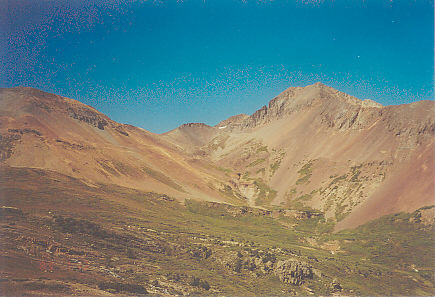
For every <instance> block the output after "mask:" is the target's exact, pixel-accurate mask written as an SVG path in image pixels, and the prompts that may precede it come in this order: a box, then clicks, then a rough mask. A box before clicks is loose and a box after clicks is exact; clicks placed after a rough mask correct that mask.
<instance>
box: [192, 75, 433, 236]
mask: <svg viewBox="0 0 435 297" xmlns="http://www.w3.org/2000/svg"><path fill="white" fill-rule="evenodd" d="M434 115H435V104H434V102H431V101H421V102H416V103H412V104H406V105H399V106H385V107H383V106H382V105H380V104H377V103H375V102H373V101H371V100H365V101H362V100H359V99H357V98H355V97H352V96H349V95H347V94H344V93H342V92H339V91H337V90H335V89H333V88H330V87H327V86H325V85H323V84H320V83H317V84H314V85H311V86H307V87H304V88H299V87H298V88H289V89H288V90H286V91H284V92H283V93H282V94H280V95H279V96H277V97H276V98H274V99H273V100H271V101H270V102H269V104H268V106H264V107H263V108H261V109H260V110H258V111H257V112H255V113H254V114H253V115H251V116H246V117H243V118H242V119H241V120H238V121H235V123H234V124H233V123H232V121H231V120H230V119H229V120H228V121H226V122H225V124H222V125H221V124H219V125H218V127H224V128H222V129H219V130H215V135H214V136H213V137H209V138H212V141H211V142H210V143H208V144H206V145H204V146H202V147H201V148H197V149H201V150H203V151H206V152H207V153H208V155H209V157H210V158H211V159H213V160H214V161H215V162H217V163H218V164H219V165H220V166H222V167H226V168H229V169H231V170H233V171H234V172H239V173H240V176H241V177H242V178H238V177H237V176H236V177H235V178H234V180H233V188H234V190H235V191H240V192H241V193H242V194H243V195H244V196H246V197H247V199H248V201H250V203H251V205H254V204H256V205H259V206H267V205H268V204H271V205H273V204H275V205H281V206H285V207H290V208H294V207H296V208H301V207H302V208H305V207H311V208H316V209H320V210H322V211H324V212H325V213H326V215H327V217H329V218H330V219H333V220H336V221H339V222H340V221H342V220H343V219H344V218H346V219H345V220H344V221H342V222H341V223H339V224H338V228H344V227H354V226H356V225H358V224H361V223H364V222H366V221H368V220H370V219H373V218H376V217H379V216H381V215H384V214H388V213H392V212H397V211H412V210H415V209H417V208H418V207H421V206H424V205H430V204H433V203H434V195H433V194H434V168H435V166H434V165H435V164H434V160H433V152H434V133H435V123H434ZM260 184H262V185H260ZM265 184H266V185H269V187H270V189H266V190H265V188H264V185H265Z"/></svg>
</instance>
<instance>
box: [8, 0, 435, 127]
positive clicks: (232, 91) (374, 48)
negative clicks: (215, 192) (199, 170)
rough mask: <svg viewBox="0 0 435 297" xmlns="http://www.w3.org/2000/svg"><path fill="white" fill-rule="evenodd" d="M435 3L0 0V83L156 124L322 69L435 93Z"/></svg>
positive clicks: (350, 80) (319, 77)
mask: <svg viewBox="0 0 435 297" xmlns="http://www.w3.org/2000/svg"><path fill="white" fill-rule="evenodd" d="M433 12H434V1H428V0H414V1H412V0H403V1H397V0H365V1H363V0H347V1H346V0H335V1H333V0H330V1H328V0H324V1H321V0H317V1H314V0H311V1H309V0H305V1H303V0H299V1H297V0H295V1H290V0H288V1H279V0H276V1H266V0H263V1H259V0H257V1H251V0H245V1H242V0H190V1H188V0H184V1H181V0H178V1H176V0H173V1H115V0H113V1H110V0H104V1H103V0H101V1H89V0H88V1H79V0H73V1H71V0H65V1H63V0H56V1H48V0H44V1H43V0H34V1H20V0H10V1H9V0H0V87H14V86H19V85H21V86H29V87H35V88H39V89H41V90H44V91H47V92H53V93H56V94H60V95H63V96H67V97H70V98H74V99H77V100H80V101H81V102H84V103H86V104H89V105H91V106H93V107H95V108H97V109H98V110H100V111H101V112H103V113H105V114H107V115H109V116H110V117H111V118H112V119H114V120H116V121H118V122H121V123H128V124H132V125H135V126H139V127H143V128H145V129H147V130H150V131H153V132H156V133H161V132H165V131H168V130H170V129H173V128H175V127H177V126H178V125H180V124H182V123H186V122H205V123H207V124H209V125H215V124H217V123H218V122H219V121H221V120H223V119H225V118H227V117H229V116H231V115H235V114H239V113H248V114H251V113H253V112H254V111H255V110H257V109H258V108H260V107H261V106H263V105H265V104H267V102H268V101H269V100H270V99H272V98H273V97H275V96H276V95H278V94H279V93H280V92H282V91H283V90H285V89H286V88H288V87H290V86H305V85H307V84H312V83H315V82H317V81H321V82H323V83H324V84H327V85H330V86H332V87H335V88H337V89H338V90H341V91H344V92H346V93H349V94H351V95H354V96H356V97H358V98H361V99H366V98H370V99H373V100H375V101H377V102H379V103H382V104H384V105H389V104H402V103H408V102H413V101H418V100H424V99H429V100H433V96H434V58H433V50H434V49H433V43H434V39H433V38H434V31H433V21H434V19H433Z"/></svg>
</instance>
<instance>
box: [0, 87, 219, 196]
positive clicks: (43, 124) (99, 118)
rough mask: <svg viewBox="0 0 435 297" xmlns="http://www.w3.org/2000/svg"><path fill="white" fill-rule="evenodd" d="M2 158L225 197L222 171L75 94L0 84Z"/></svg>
mask: <svg viewBox="0 0 435 297" xmlns="http://www.w3.org/2000/svg"><path fill="white" fill-rule="evenodd" d="M0 134H1V138H0V162H1V163H4V164H7V165H9V166H13V167H32V168H41V169H48V170H54V171H57V172H59V173H62V174H66V175H69V176H72V177H78V178H81V179H83V180H85V181H86V182H88V183H89V184H91V185H96V184H99V183H104V184H117V185H121V186H126V187H130V188H135V189H142V190H147V191H157V192H159V193H167V194H170V195H172V196H174V197H177V198H180V199H185V198H188V197H196V198H200V199H206V200H217V201H220V200H225V199H226V198H225V196H224V195H222V194H221V193H220V192H219V191H218V190H216V189H218V188H219V187H220V186H221V183H220V182H219V180H220V176H221V175H222V172H219V171H218V170H215V169H213V166H210V164H208V163H204V162H202V161H201V160H194V159H192V158H191V157H188V156H187V155H185V154H184V153H183V151H182V150H180V149H179V148H176V147H175V146H173V145H171V144H169V143H167V142H166V141H165V140H163V139H162V138H161V137H158V136H157V135H155V134H153V133H150V132H148V131H146V130H143V129H140V128H136V127H133V126H129V125H123V124H119V123H116V122H114V121H112V120H110V119H109V118H108V117H107V116H105V115H104V114H102V113H100V112H98V111H96V110H95V109H93V108H92V107H90V106H87V105H84V104H82V103H80V102H78V101H75V100H73V99H69V98H65V97H61V96H58V95H53V94H49V93H45V92H42V91H39V90H36V89H32V88H23V87H20V88H13V89H2V90H0ZM210 185H216V187H215V189H212V187H211V186H210Z"/></svg>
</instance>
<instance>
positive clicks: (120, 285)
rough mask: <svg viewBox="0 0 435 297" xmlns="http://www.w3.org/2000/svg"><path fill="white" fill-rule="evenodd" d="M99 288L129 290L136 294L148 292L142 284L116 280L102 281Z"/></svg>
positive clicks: (118, 290)
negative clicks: (117, 281)
mask: <svg viewBox="0 0 435 297" xmlns="http://www.w3.org/2000/svg"><path fill="white" fill-rule="evenodd" d="M98 288H99V289H100V290H103V291H115V292H116V293H119V292H128V293H134V294H148V291H147V290H146V289H145V288H144V287H143V286H141V285H136V284H124V283H116V282H101V283H99V284H98Z"/></svg>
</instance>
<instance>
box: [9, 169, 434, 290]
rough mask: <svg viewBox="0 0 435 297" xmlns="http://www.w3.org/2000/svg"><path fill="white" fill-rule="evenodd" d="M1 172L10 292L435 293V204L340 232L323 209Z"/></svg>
mask: <svg viewBox="0 0 435 297" xmlns="http://www.w3.org/2000/svg"><path fill="white" fill-rule="evenodd" d="M0 174H1V176H2V177H3V178H2V179H0V202H1V204H2V205H3V206H2V207H0V236H1V238H2V240H1V241H0V291H1V294H2V295H3V296H60V295H61V296H142V295H147V294H152V295H155V296H182V295H196V296H198V295H199V296H207V295H213V296H254V295H258V296H294V295H301V296H307V295H322V296H331V295H337V296H343V295H344V296H376V295H379V296H386V295H389V296H390V295H391V296H399V295H400V296H403V295H405V296H416V295H419V296H421V295H426V296H433V294H434V292H435V291H434V284H435V280H434V274H433V271H434V267H433V261H432V259H433V250H432V247H433V242H434V234H435V232H434V229H433V228H434V227H433V226H434V224H433V223H434V218H433V215H434V213H435V212H434V210H435V208H425V209H420V210H417V211H416V212H414V213H411V214H405V213H401V214H396V215H392V216H387V217H382V218H380V219H378V220H375V221H373V222H371V223H370V224H368V225H363V226H361V227H359V228H357V229H355V230H352V231H346V232H339V233H336V234H333V233H329V232H328V230H330V229H328V228H329V225H328V224H326V223H325V221H324V218H323V216H322V215H321V214H320V213H313V212H289V211H283V210H275V211H266V210H259V209H255V208H249V207H237V206H230V205H228V204H220V203H212V202H198V201H194V200H185V203H184V205H182V204H180V203H179V202H177V201H176V200H174V199H173V198H171V197H169V196H167V195H162V194H157V193H151V192H143V191H139V190H133V189H129V188H125V187H120V186H116V185H98V186H90V185H88V184H86V183H84V182H83V180H80V179H77V178H73V177H70V176H66V175H63V174H60V173H57V172H54V171H48V170H43V169H34V168H32V169H30V168H17V167H8V166H0ZM386 234H388V236H386Z"/></svg>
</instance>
